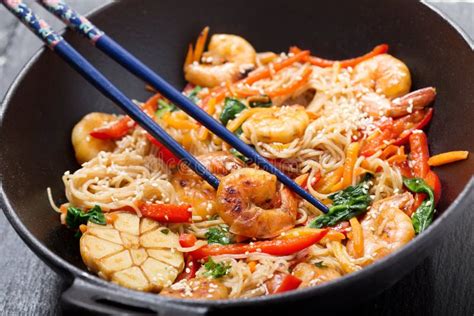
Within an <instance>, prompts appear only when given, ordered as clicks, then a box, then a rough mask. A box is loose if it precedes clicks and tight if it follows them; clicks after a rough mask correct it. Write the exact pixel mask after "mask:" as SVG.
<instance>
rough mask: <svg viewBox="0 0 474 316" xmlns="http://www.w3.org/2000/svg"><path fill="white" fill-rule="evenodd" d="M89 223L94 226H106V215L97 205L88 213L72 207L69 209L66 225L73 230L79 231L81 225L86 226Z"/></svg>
mask: <svg viewBox="0 0 474 316" xmlns="http://www.w3.org/2000/svg"><path fill="white" fill-rule="evenodd" d="M88 221H91V222H92V223H94V224H98V225H106V224H107V222H106V220H105V216H104V213H103V212H102V209H101V208H100V206H98V205H96V206H94V207H93V208H91V209H90V210H89V211H88V212H84V211H83V210H81V209H80V208H78V207H73V206H70V207H69V208H68V209H67V214H66V225H67V226H68V227H69V228H71V229H78V228H79V226H80V225H82V224H84V225H86V224H87V222H88Z"/></svg>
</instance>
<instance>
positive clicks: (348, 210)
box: [309, 173, 372, 228]
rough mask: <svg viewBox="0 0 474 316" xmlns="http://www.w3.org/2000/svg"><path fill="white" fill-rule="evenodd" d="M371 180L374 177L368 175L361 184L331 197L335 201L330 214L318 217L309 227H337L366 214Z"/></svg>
mask: <svg viewBox="0 0 474 316" xmlns="http://www.w3.org/2000/svg"><path fill="white" fill-rule="evenodd" d="M371 179H372V175H371V174H370V173H366V174H365V177H364V179H363V180H362V181H361V182H360V183H359V184H357V185H355V186H350V187H348V188H346V189H344V190H342V191H339V192H337V193H334V194H332V195H330V196H329V198H330V199H331V200H332V201H333V206H331V207H330V208H329V212H328V213H327V214H323V215H321V216H318V217H316V218H315V219H314V220H313V221H312V222H311V223H310V225H309V226H310V227H316V228H321V227H325V226H335V225H336V224H337V223H339V222H341V221H344V220H349V219H351V218H352V217H354V216H358V215H360V214H362V213H364V212H366V211H367V207H368V206H369V203H370V196H369V188H370V182H371V181H370V180H371Z"/></svg>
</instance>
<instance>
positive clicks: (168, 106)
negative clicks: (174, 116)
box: [155, 99, 178, 118]
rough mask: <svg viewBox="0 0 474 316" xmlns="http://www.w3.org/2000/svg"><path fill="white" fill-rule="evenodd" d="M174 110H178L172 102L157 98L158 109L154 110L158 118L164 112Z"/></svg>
mask: <svg viewBox="0 0 474 316" xmlns="http://www.w3.org/2000/svg"><path fill="white" fill-rule="evenodd" d="M176 110H178V108H177V107H176V105H174V104H173V103H170V102H166V101H165V100H163V99H159V100H158V109H157V110H156V112H155V115H156V117H158V118H162V117H163V115H164V114H165V113H167V112H174V111H176Z"/></svg>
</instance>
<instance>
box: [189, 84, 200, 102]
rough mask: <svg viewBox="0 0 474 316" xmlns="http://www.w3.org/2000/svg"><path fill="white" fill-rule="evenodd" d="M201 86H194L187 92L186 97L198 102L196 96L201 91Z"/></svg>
mask: <svg viewBox="0 0 474 316" xmlns="http://www.w3.org/2000/svg"><path fill="white" fill-rule="evenodd" d="M201 90H202V87H200V86H195V87H194V89H193V90H191V92H190V93H189V94H188V98H189V99H191V101H193V102H194V103H198V101H199V98H198V96H197V95H198V93H199V92H201Z"/></svg>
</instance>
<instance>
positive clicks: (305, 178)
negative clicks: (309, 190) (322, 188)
mask: <svg viewBox="0 0 474 316" xmlns="http://www.w3.org/2000/svg"><path fill="white" fill-rule="evenodd" d="M308 177H309V173H303V174H302V175H299V176H297V177H296V178H295V180H294V181H295V183H296V184H297V185H299V186H300V187H303V186H305V185H306V182H307V181H308Z"/></svg>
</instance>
